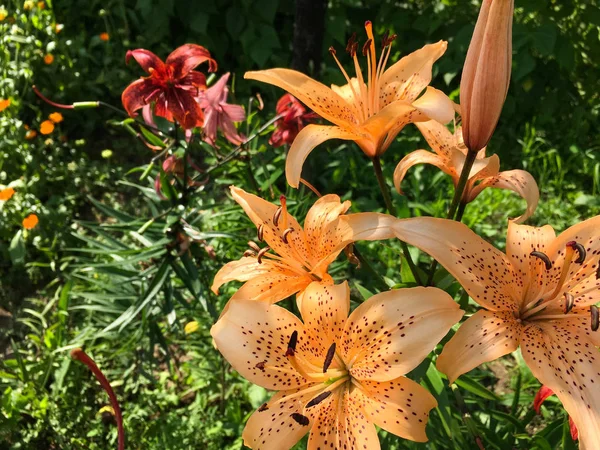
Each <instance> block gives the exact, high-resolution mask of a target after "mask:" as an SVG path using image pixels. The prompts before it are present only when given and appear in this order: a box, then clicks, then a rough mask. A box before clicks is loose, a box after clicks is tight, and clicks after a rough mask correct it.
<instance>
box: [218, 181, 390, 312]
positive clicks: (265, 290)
mask: <svg viewBox="0 0 600 450" xmlns="http://www.w3.org/2000/svg"><path fill="white" fill-rule="evenodd" d="M231 194H232V195H233V198H234V200H235V201H236V202H238V204H239V205H240V206H241V207H242V208H243V209H244V211H245V212H246V214H248V216H249V217H250V220H252V222H254V224H255V225H256V226H257V228H258V240H259V241H264V242H266V244H267V245H268V247H264V248H263V249H260V248H259V247H258V245H256V244H255V243H253V242H251V243H250V245H251V248H250V250H248V251H246V252H245V253H244V257H242V258H241V259H239V260H237V261H232V262H230V263H227V264H226V265H225V266H223V267H222V268H221V270H219V272H218V273H217V275H216V276H215V279H214V282H213V285H212V290H213V292H215V293H218V291H219V287H220V286H221V285H223V284H224V283H227V282H229V281H233V280H237V281H245V282H246V283H245V284H244V285H243V286H242V287H241V288H240V289H239V290H238V291H237V293H236V294H235V295H234V296H233V297H232V300H234V299H238V298H252V299H254V300H258V301H265V302H270V303H275V302H278V301H280V300H283V299H285V298H287V297H289V296H290V295H293V294H295V293H297V292H300V291H302V290H304V289H305V288H306V286H308V285H309V284H310V283H312V282H313V281H322V282H324V283H328V284H331V283H333V280H332V278H331V276H330V275H329V274H328V273H327V267H328V266H329V264H331V263H332V262H333V261H334V260H335V259H336V258H337V257H338V255H339V254H340V252H341V251H342V250H343V249H344V247H346V246H347V245H348V244H350V243H351V242H354V241H356V240H379V239H389V238H391V237H393V231H392V225H393V223H394V218H393V217H391V216H388V215H385V214H378V213H359V214H350V215H347V216H342V214H344V213H345V212H346V211H347V210H348V208H350V202H349V201H345V202H343V203H342V202H341V201H340V198H339V197H338V196H337V195H333V194H331V195H325V196H323V197H321V198H320V199H319V200H317V201H316V202H315V204H314V205H313V206H312V207H311V208H310V210H309V211H308V214H307V216H306V220H305V222H304V228H302V227H301V226H300V224H299V223H298V222H297V221H296V219H294V218H293V217H292V216H291V215H290V214H288V212H287V207H286V200H285V197H284V196H282V197H281V206H277V205H274V204H273V203H269V202H267V201H266V200H263V199H262V198H260V197H257V196H256V195H252V194H249V193H247V192H245V191H244V190H242V189H240V188H237V187H235V186H232V187H231ZM270 250H273V251H274V252H275V253H276V254H273V253H269V251H270Z"/></svg>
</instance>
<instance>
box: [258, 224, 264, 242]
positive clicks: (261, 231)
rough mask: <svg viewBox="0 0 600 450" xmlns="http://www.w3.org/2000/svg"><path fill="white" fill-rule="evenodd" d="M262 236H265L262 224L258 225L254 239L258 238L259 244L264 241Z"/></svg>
mask: <svg viewBox="0 0 600 450" xmlns="http://www.w3.org/2000/svg"><path fill="white" fill-rule="evenodd" d="M264 235H265V225H264V224H262V223H261V224H260V225H259V227H258V229H257V230H256V237H257V238H258V240H259V241H260V242H262V241H264Z"/></svg>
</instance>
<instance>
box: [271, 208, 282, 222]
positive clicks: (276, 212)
mask: <svg viewBox="0 0 600 450" xmlns="http://www.w3.org/2000/svg"><path fill="white" fill-rule="evenodd" d="M282 211H283V208H282V207H281V206H280V207H279V208H277V211H275V214H273V225H275V226H276V227H277V226H279V219H280V218H281V212H282Z"/></svg>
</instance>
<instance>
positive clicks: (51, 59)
mask: <svg viewBox="0 0 600 450" xmlns="http://www.w3.org/2000/svg"><path fill="white" fill-rule="evenodd" d="M44 62H45V63H46V64H48V65H50V64H52V63H53V62H54V55H51V54H50V53H48V54H47V55H46V56H44Z"/></svg>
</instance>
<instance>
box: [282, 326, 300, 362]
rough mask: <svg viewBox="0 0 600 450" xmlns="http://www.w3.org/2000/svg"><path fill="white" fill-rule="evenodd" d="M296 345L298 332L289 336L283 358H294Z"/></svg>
mask: <svg viewBox="0 0 600 450" xmlns="http://www.w3.org/2000/svg"><path fill="white" fill-rule="evenodd" d="M296 345H298V332H297V331H294V332H293V333H292V335H291V336H290V340H289V342H288V348H287V351H286V352H285V356H294V355H295V354H296Z"/></svg>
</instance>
